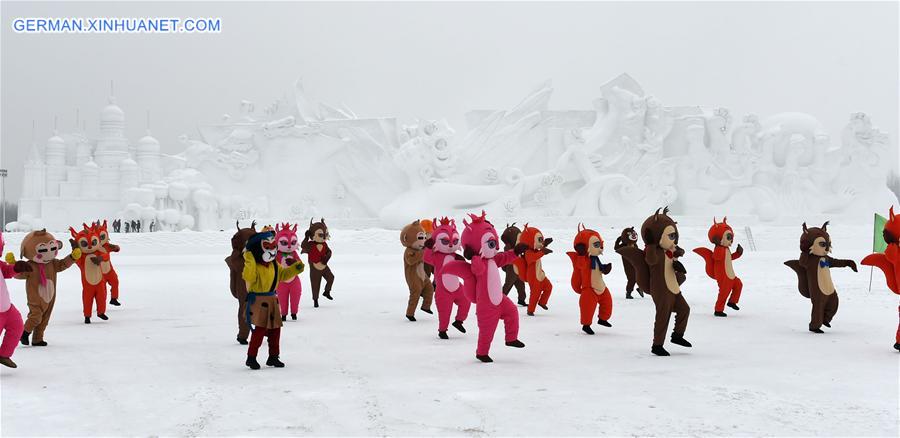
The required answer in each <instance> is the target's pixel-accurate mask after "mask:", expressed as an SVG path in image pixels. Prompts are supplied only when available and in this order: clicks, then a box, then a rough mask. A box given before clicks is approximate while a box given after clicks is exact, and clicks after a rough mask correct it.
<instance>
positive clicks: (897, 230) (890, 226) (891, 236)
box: [884, 206, 900, 243]
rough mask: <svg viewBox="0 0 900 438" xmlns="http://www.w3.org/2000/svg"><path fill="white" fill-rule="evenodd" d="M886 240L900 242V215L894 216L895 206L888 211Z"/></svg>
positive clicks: (885, 228) (885, 226) (885, 229)
mask: <svg viewBox="0 0 900 438" xmlns="http://www.w3.org/2000/svg"><path fill="white" fill-rule="evenodd" d="M884 241H885V242H887V243H900V217H897V216H894V207H893V206H891V209H890V211H889V212H888V221H887V223H885V224H884Z"/></svg>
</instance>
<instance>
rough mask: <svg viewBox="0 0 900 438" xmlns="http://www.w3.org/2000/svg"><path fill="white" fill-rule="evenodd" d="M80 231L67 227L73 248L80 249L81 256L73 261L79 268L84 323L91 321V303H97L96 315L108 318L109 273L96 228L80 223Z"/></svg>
mask: <svg viewBox="0 0 900 438" xmlns="http://www.w3.org/2000/svg"><path fill="white" fill-rule="evenodd" d="M82 225H83V226H84V228H83V229H82V230H81V231H75V229H74V228H72V227H69V232H70V233H71V234H72V239H71V240H70V242H71V243H72V246H73V248H79V249H81V252H82V254H83V257H80V258H79V259H78V260H76V261H75V263H76V264H77V265H78V268H79V269H81V301H82V304H83V308H84V323H85V324H90V323H91V314H92V310H93V309H92V308H93V304H94V303H96V304H97V317H98V318H100V319H102V320H107V319H109V318H108V317H107V316H106V279H105V278H104V276H105V275H106V274H107V273H109V253H107V252H105V251H103V247H102V246H101V244H100V236H99V233H98V232H97V230H96V229H94V228H93V227H89V226H87V224H82Z"/></svg>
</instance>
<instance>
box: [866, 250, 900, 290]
mask: <svg viewBox="0 0 900 438" xmlns="http://www.w3.org/2000/svg"><path fill="white" fill-rule="evenodd" d="M860 263H861V264H863V265H866V266H875V267H877V268H878V269H881V272H883V273H884V278H885V279H886V280H887V287H888V289H890V290H891V292H893V293H895V294H900V291H898V290H897V270H896V268H895V267H894V265H893V264H891V261H890V260H888V258H887V257H886V256H885V255H884V254H879V253H875V254H869V255H867V256H866V258H864V259H862V262H860Z"/></svg>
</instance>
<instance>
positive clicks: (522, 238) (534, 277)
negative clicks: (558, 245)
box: [514, 224, 553, 316]
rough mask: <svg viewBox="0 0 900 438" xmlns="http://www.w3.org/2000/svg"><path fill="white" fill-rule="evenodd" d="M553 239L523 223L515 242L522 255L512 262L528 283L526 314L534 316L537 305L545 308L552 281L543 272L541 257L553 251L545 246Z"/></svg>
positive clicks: (551, 288)
mask: <svg viewBox="0 0 900 438" xmlns="http://www.w3.org/2000/svg"><path fill="white" fill-rule="evenodd" d="M552 242H553V239H549V238H548V239H544V235H543V233H541V230H539V229H537V228H534V227H529V226H528V224H525V227H524V228H522V234H520V235H519V243H518V244H516V246H517V247H519V248H517V250H518V252H521V253H522V257H520V258H519V259H518V260H516V261H515V262H514V263H515V265H516V268H517V269H518V270H519V272H524V273H525V282H527V283H528V290H529V295H528V315H529V316H534V311H535V310H536V309H537V306H541V308H542V309H544V310H547V304H548V301H549V300H550V293H551V292H553V283H551V282H550V279H549V278H547V274H545V273H544V268H543V265H542V264H541V258H543V257H544V256H545V255H547V254H550V253H552V252H553V251H552V250H550V249H549V248H547V246H549V245H550V243H552Z"/></svg>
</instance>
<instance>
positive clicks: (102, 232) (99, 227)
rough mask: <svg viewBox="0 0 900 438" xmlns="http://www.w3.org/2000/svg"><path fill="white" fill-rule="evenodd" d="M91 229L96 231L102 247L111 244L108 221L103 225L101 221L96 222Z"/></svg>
mask: <svg viewBox="0 0 900 438" xmlns="http://www.w3.org/2000/svg"><path fill="white" fill-rule="evenodd" d="M91 228H93V229H94V232H95V233H97V237H98V238H100V245H106V244H107V243H109V230H108V229H107V226H106V220H104V221H103V223H100V221H95V222H94V223H93V224H91Z"/></svg>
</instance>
